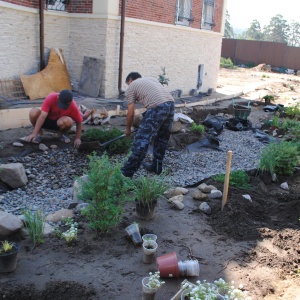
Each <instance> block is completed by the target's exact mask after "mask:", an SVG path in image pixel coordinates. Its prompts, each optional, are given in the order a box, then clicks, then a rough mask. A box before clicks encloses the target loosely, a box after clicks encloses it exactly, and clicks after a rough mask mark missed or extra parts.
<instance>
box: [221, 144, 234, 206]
mask: <svg viewBox="0 0 300 300" xmlns="http://www.w3.org/2000/svg"><path fill="white" fill-rule="evenodd" d="M231 159H232V151H231V150H229V151H228V152H227V164H226V174H225V180H224V189H223V198H222V209H221V210H223V208H224V206H225V204H226V203H227V197H228V186H229V177H230V167H231Z"/></svg>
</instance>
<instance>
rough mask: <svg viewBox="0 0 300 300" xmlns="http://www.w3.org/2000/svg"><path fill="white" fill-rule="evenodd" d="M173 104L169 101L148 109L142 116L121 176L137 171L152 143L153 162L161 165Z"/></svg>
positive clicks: (165, 148)
mask: <svg viewBox="0 0 300 300" xmlns="http://www.w3.org/2000/svg"><path fill="white" fill-rule="evenodd" d="M174 107H175V105H174V102H173V101H169V102H165V103H163V104H161V105H158V106H156V107H153V108H150V109H148V110H147V111H146V112H145V113H144V114H143V120H142V122H141V124H140V126H139V129H138V132H137V134H136V135H135V138H134V141H133V145H132V148H131V152H132V153H131V155H130V156H129V158H128V160H127V162H126V163H125V164H124V166H123V167H122V173H123V175H125V176H127V177H131V176H133V174H134V173H135V172H136V171H137V170H138V169H139V167H140V165H141V163H142V161H143V159H144V158H145V156H146V154H147V150H148V147H149V145H150V144H151V143H152V141H153V160H154V162H155V164H161V165H162V161H163V158H164V156H165V153H166V150H167V147H168V142H169V139H170V136H171V129H172V124H173V118H174Z"/></svg>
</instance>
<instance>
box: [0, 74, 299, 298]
mask: <svg viewBox="0 0 300 300" xmlns="http://www.w3.org/2000/svg"><path fill="white" fill-rule="evenodd" d="M263 74H266V75H268V76H269V77H263ZM298 78H299V77H295V76H292V75H283V74H273V73H272V74H269V73H264V72H261V71H259V70H255V69H254V70H245V69H238V70H225V69H222V70H221V71H220V76H219V91H220V92H221V91H225V89H227V90H232V91H234V90H235V91H237V90H241V88H242V89H243V91H244V95H243V96H242V97H241V98H240V100H241V101H246V102H247V101H248V100H260V99H261V98H262V97H263V95H265V94H270V91H272V93H273V94H276V95H278V97H277V100H276V101H277V103H282V104H285V105H287V104H288V103H291V102H295V101H297V100H299V101H300V97H299V92H298V91H297V89H298V90H299V89H300V84H299V79H298ZM291 85H294V86H295V88H294V90H291V88H290V86H291ZM238 88H239V89H238ZM295 99H296V100H295ZM237 100H238V99H237ZM230 103H231V101H227V102H226V101H224V102H222V103H215V105H211V106H210V108H216V107H226V106H228V105H229V104H230ZM269 116H270V115H269V113H265V112H263V110H262V106H256V107H253V110H252V112H251V121H252V122H253V123H257V122H259V121H260V120H261V119H263V118H268V117H269ZM249 118H250V117H249ZM122 122H123V121H121V123H122ZM121 123H119V124H121ZM30 130H31V129H30V128H18V129H10V130H6V131H3V132H0V137H1V139H0V140H1V145H2V146H3V149H2V150H0V157H1V159H2V162H4V161H5V160H6V159H7V158H8V157H11V156H17V155H24V154H25V153H24V149H19V148H16V147H13V146H12V142H14V141H16V140H17V139H18V137H21V136H24V135H25V134H27V133H29V132H30ZM54 142H55V144H57V145H58V146H59V147H66V145H63V144H60V143H58V142H57V141H56V139H55V137H51V136H49V137H48V139H47V143H49V144H51V143H54ZM35 149H36V145H28V146H26V149H25V151H28V152H30V151H32V150H35ZM284 181H286V182H287V183H288V185H289V191H285V190H283V189H281V188H280V187H279V183H281V182H284ZM206 183H207V184H213V185H215V186H216V187H217V188H219V189H220V190H221V191H222V190H223V187H222V185H221V184H220V183H217V182H213V181H212V180H211V179H208V180H206ZM251 185H252V186H253V189H251V190H246V191H245V190H240V189H237V188H232V187H230V188H229V192H228V203H227V205H226V206H225V208H224V210H223V211H221V200H220V199H214V200H210V202H209V204H210V205H211V207H212V214H211V215H205V214H203V213H201V212H200V211H199V209H198V207H199V204H200V202H199V201H198V200H195V199H193V197H192V193H193V190H194V189H195V188H189V193H188V194H187V195H186V196H185V198H184V203H185V208H184V209H183V210H176V209H174V208H173V207H172V206H171V204H170V203H168V202H167V201H165V200H163V199H159V201H158V205H157V206H156V208H155V218H154V219H153V220H151V221H144V220H139V219H137V217H136V215H135V206H134V204H127V206H126V213H125V215H124V217H123V220H122V222H121V223H120V224H119V225H118V227H117V228H115V229H113V231H112V232H110V233H109V234H105V235H101V236H97V235H96V234H95V232H93V231H92V230H90V229H89V228H88V227H87V224H86V223H85V222H84V220H83V219H78V220H77V221H78V222H79V238H78V241H77V242H76V243H75V244H74V245H73V246H70V247H68V246H67V245H66V243H65V241H63V240H60V239H58V238H57V237H56V236H55V235H54V234H53V235H51V236H49V237H47V238H46V240H45V243H44V244H43V245H39V246H36V247H35V248H34V249H32V242H31V241H30V240H29V239H25V240H22V239H18V242H19V243H20V244H21V251H20V253H19V257H18V266H17V269H16V270H15V271H14V272H12V273H10V274H5V275H4V274H1V275H0V297H2V299H14V300H15V299H18V300H22V299H65V300H70V299H112V300H131V299H141V297H142V284H141V280H142V278H143V277H145V276H147V275H148V272H150V271H156V270H157V265H156V262H153V263H152V264H145V263H143V260H142V257H143V252H142V249H141V247H140V246H135V245H133V243H132V242H131V240H130V239H129V238H128V236H127V234H126V232H125V227H126V226H127V225H129V224H131V223H132V222H134V221H137V222H138V223H139V224H140V226H141V228H142V233H150V232H153V233H155V234H156V235H157V236H158V240H157V242H158V246H159V247H158V251H157V256H161V255H163V254H166V253H170V252H173V251H175V252H176V253H177V257H178V259H179V260H182V261H183V260H187V259H191V258H194V259H198V261H199V263H200V276H199V277H188V278H187V279H188V280H189V281H191V282H195V281H196V280H198V279H200V280H204V279H205V280H207V281H213V280H214V279H217V278H220V277H222V278H224V279H225V280H227V281H229V282H230V281H232V280H233V281H234V282H235V285H236V286H238V285H239V284H243V285H244V289H245V290H248V291H249V293H250V295H251V296H252V299H253V300H261V299H265V300H275V299H284V300H299V299H300V274H299V270H300V222H299V220H298V219H299V216H300V172H296V173H295V174H294V176H290V177H285V178H281V177H279V181H278V182H275V183H274V182H271V181H270V180H268V178H260V177H258V176H255V174H251ZM244 194H249V195H250V196H251V198H252V202H250V201H248V200H245V199H243V197H242V195H244ZM16 239H17V237H16ZM184 279H185V278H182V277H181V278H166V279H165V281H166V284H165V285H164V286H163V287H162V288H161V289H160V290H159V292H158V293H157V295H156V298H155V299H158V300H169V299H171V298H172V297H173V296H174V295H175V294H176V292H177V291H178V290H179V288H180V283H181V282H182V281H183V280H184Z"/></svg>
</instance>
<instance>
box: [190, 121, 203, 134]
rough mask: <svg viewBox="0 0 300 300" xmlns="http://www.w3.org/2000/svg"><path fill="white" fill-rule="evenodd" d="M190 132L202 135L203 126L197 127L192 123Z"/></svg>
mask: <svg viewBox="0 0 300 300" xmlns="http://www.w3.org/2000/svg"><path fill="white" fill-rule="evenodd" d="M191 130H192V131H194V132H197V133H202V132H204V130H205V127H204V125H201V124H199V125H197V124H196V123H195V122H193V123H192V126H191Z"/></svg>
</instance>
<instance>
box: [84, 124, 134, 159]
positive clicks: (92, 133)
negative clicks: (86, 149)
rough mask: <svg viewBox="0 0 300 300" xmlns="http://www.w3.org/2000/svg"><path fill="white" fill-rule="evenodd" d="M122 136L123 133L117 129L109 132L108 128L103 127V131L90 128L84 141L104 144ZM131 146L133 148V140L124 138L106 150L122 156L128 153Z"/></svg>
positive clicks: (85, 134)
mask: <svg viewBox="0 0 300 300" xmlns="http://www.w3.org/2000/svg"><path fill="white" fill-rule="evenodd" d="M122 134H123V132H122V131H121V130H119V129H118V128H115V127H114V128H112V129H110V130H108V129H107V128H106V127H103V130H100V129H97V128H89V129H88V130H87V131H86V132H85V133H84V134H83V135H82V140H83V141H88V140H91V141H99V142H100V143H101V144H102V143H105V142H107V141H109V140H111V139H113V138H116V137H118V136H120V135H122ZM130 146H131V139H130V138H124V139H119V140H116V141H114V142H112V143H111V144H108V145H107V146H106V147H105V150H106V151H107V152H109V153H112V154H121V153H126V152H127V151H128V150H129V149H130Z"/></svg>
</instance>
